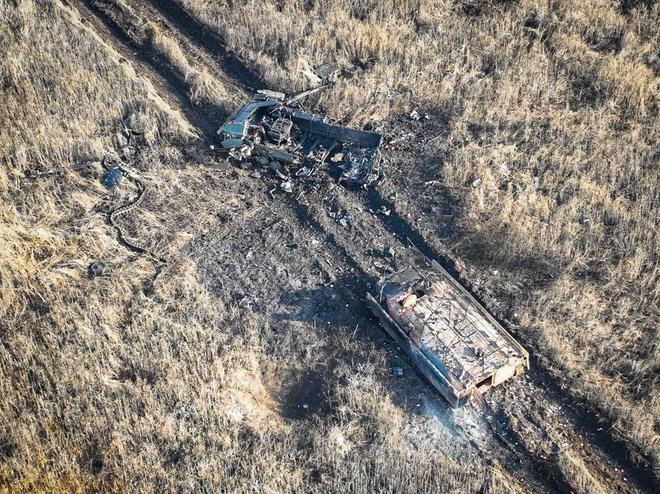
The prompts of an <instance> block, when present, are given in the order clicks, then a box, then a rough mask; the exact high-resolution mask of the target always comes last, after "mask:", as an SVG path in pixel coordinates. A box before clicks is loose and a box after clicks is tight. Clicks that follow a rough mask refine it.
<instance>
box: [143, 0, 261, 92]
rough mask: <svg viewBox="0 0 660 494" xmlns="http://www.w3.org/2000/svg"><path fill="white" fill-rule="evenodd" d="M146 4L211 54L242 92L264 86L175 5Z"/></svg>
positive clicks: (217, 38) (210, 32)
mask: <svg viewBox="0 0 660 494" xmlns="http://www.w3.org/2000/svg"><path fill="white" fill-rule="evenodd" d="M146 1H147V2H148V3H150V4H151V5H152V6H153V7H154V8H155V9H157V10H158V11H159V12H160V13H161V14H162V15H163V16H165V18H166V19H167V20H168V21H169V22H170V23H171V24H172V25H173V26H176V28H177V29H178V30H179V31H180V32H181V33H182V34H183V35H184V36H186V37H187V38H188V40H189V41H192V42H194V44H195V45H197V46H198V47H200V48H203V49H204V50H205V51H206V52H207V53H209V54H210V55H212V56H213V58H214V59H215V60H216V62H217V63H218V65H219V67H220V68H221V69H222V70H224V71H225V72H226V73H227V74H228V75H230V76H232V78H233V79H234V80H235V82H236V83H237V84H238V85H239V86H241V87H242V88H243V89H245V90H249V91H251V92H254V91H255V90H257V89H261V88H265V87H267V86H266V82H265V81H264V80H263V79H262V78H261V76H259V75H258V74H257V72H256V71H255V70H253V69H252V68H250V67H249V66H248V65H247V64H246V63H244V62H243V61H242V60H241V59H240V58H239V57H238V56H237V55H236V54H234V53H232V52H231V51H230V50H229V49H228V48H227V46H226V44H225V42H224V40H223V39H222V38H221V37H220V35H218V34H217V33H216V32H214V31H213V30H212V29H210V28H209V27H207V26H205V25H203V24H201V23H200V22H199V21H198V20H197V19H195V17H193V16H192V15H191V14H190V13H189V12H188V11H186V10H185V9H184V8H183V7H181V6H180V5H179V4H178V2H176V1H169V2H160V1H155V0H146Z"/></svg>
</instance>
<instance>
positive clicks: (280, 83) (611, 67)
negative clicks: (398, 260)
mask: <svg viewBox="0 0 660 494" xmlns="http://www.w3.org/2000/svg"><path fill="white" fill-rule="evenodd" d="M179 3H181V4H182V5H183V6H185V7H186V8H187V9H188V10H189V11H191V12H192V13H193V14H194V15H196V16H197V17H198V18H199V19H200V20H202V21H203V22H205V23H207V24H208V25H210V26H212V27H213V28H214V29H216V30H217V32H218V33H219V34H220V35H222V37H223V38H224V39H225V40H226V42H227V44H228V45H229V47H230V48H231V49H233V50H235V51H237V52H238V53H240V54H241V56H243V58H245V59H246V60H248V61H249V62H250V63H252V64H254V65H255V66H256V67H257V68H258V70H259V71H260V72H261V74H262V76H263V77H264V78H265V79H266V80H268V81H269V82H270V83H271V84H272V85H273V86H275V87H279V88H283V89H285V90H289V91H291V90H296V89H301V88H303V87H304V86H306V85H308V84H309V83H308V81H307V80H306V79H305V75H304V71H305V69H306V68H307V67H309V66H315V65H320V64H323V63H338V64H339V65H341V66H344V67H352V68H353V69H354V70H355V76H354V77H352V78H349V79H345V80H342V81H340V82H339V83H338V84H337V85H336V86H335V87H334V88H333V89H332V90H331V91H329V92H327V93H324V94H323V95H322V96H321V97H320V99H319V102H318V104H319V106H320V107H322V108H325V109H326V110H329V111H330V112H331V114H332V115H333V116H334V117H336V118H337V119H340V120H343V121H346V122H352V123H354V124H361V123H365V122H367V121H372V120H382V119H386V118H387V117H389V116H392V115H395V114H398V113H400V112H404V111H409V110H410V109H411V108H412V107H415V106H419V107H422V108H423V109H424V110H425V111H428V112H429V113H431V114H432V115H443V116H446V117H447V118H448V120H449V126H450V129H449V133H448V135H447V138H446V140H445V141H444V142H439V150H438V153H439V155H440V156H442V158H443V159H444V165H443V168H442V173H443V175H444V178H445V182H446V184H447V185H449V186H450V188H451V190H452V192H453V193H454V195H455V196H456V197H458V198H459V199H460V200H461V203H462V204H463V214H462V219H461V221H462V223H463V226H464V231H465V232H466V233H465V234H464V235H463V236H462V237H461V238H460V239H459V240H460V242H459V243H457V244H456V245H455V246H454V249H455V252H456V254H457V255H458V256H462V257H465V258H466V259H468V260H471V261H473V262H474V263H475V264H479V265H480V266H482V267H483V266H491V267H492V269H497V270H500V272H502V269H503V268H506V271H505V272H506V273H508V274H510V275H512V276H511V277H514V278H518V279H521V280H523V286H522V288H521V292H520V296H519V297H517V299H516V300H515V302H514V303H513V305H514V306H513V311H512V312H516V313H517V314H518V317H519V322H520V327H519V329H518V331H519V332H520V333H521V334H523V335H524V336H525V338H526V340H527V341H528V342H530V343H531V344H533V346H534V347H535V350H536V352H537V353H539V354H542V355H544V356H546V357H548V359H549V362H550V365H551V366H552V367H554V368H556V369H557V370H558V372H560V373H562V374H563V378H564V379H565V380H566V381H567V382H568V383H570V386H571V387H572V388H573V389H575V390H576V392H577V393H578V394H579V395H581V396H583V397H586V398H587V399H588V400H589V401H590V402H591V403H592V404H593V405H594V406H595V407H596V408H597V409H599V410H601V411H603V412H605V413H606V414H607V416H608V417H609V418H610V419H611V420H613V421H614V422H615V424H616V427H617V429H619V430H620V431H622V432H623V433H624V434H625V435H626V436H627V437H628V439H629V440H630V441H631V442H632V443H634V444H635V445H636V446H638V447H639V449H640V450H641V451H643V452H644V453H646V454H647V455H649V456H651V457H652V458H653V462H654V464H655V466H656V467H658V466H659V465H660V441H658V431H659V430H660V394H659V392H658V390H659V389H660V386H659V385H660V382H659V381H658V379H659V376H660V373H659V372H658V368H659V366H660V346H658V341H660V338H659V337H658V327H659V326H660V324H659V323H660V313H659V311H658V297H659V295H660V283H659V277H658V275H659V274H660V271H659V270H658V252H660V236H659V235H658V217H659V214H658V212H659V209H658V203H659V199H660V197H659V196H658V190H659V189H658V183H660V171H659V170H660V168H658V166H657V162H658V154H657V153H658V143H659V142H660V132H659V130H660V129H659V126H658V121H659V120H658V118H657V117H658V87H659V86H658V83H659V78H658V70H659V67H660V60H659V59H658V55H657V53H658V52H659V49H660V46H659V34H658V30H657V26H658V24H659V23H660V6H659V5H657V4H655V5H652V6H650V7H647V6H645V4H644V3H643V2H641V3H639V6H638V7H637V8H632V9H629V8H628V3H627V2H624V4H625V5H624V4H619V3H618V2H613V1H608V0H591V1H588V2H571V1H568V0H560V1H554V2H546V1H541V0H521V1H519V2H495V1H493V2H490V1H469V2H468V1H465V2H460V1H449V0H445V1H428V0H409V1H396V2H393V1H388V2H374V1H369V0H357V1H356V0H351V1H348V0H333V1H326V2H312V3H310V2H307V1H303V0H291V1H285V2H278V3H273V2H269V1H265V0H251V1H243V2H239V5H240V7H239V6H237V5H236V4H235V3H231V4H227V3H223V2H212V1H205V0H179ZM260 20H263V21H264V22H260ZM266 20H267V21H266ZM390 90H392V91H398V92H400V93H401V94H402V96H401V97H400V98H398V99H394V100H389V99H388V98H387V95H388V91H390ZM476 178H480V179H481V184H480V186H479V187H477V188H472V187H470V186H469V184H471V183H472V182H473V181H474V180H475V179H476ZM524 280H530V281H524ZM490 282H491V283H492V286H497V282H498V280H497V279H491V280H490Z"/></svg>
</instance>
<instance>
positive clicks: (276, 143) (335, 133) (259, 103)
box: [218, 90, 382, 186]
mask: <svg viewBox="0 0 660 494" xmlns="http://www.w3.org/2000/svg"><path fill="white" fill-rule="evenodd" d="M309 93H310V91H308V92H306V93H302V95H298V96H295V97H293V98H290V99H288V100H285V95H284V94H283V93H279V92H276V91H268V90H260V91H259V92H257V94H255V95H254V101H252V102H250V103H248V104H247V105H245V106H243V107H242V108H240V109H239V110H238V111H237V112H236V113H235V114H234V115H232V116H231V117H230V118H229V119H228V120H227V122H225V124H224V125H222V127H220V129H219V130H218V135H219V136H220V137H221V139H222V141H221V145H222V147H223V148H224V149H226V150H228V151H229V155H230V156H232V157H233V158H235V159H237V160H239V161H244V160H253V161H256V162H257V163H262V164H270V165H271V169H274V168H276V169H277V171H278V172H279V173H278V176H280V178H282V179H285V178H286V177H288V172H289V171H293V172H295V175H296V176H297V177H302V178H306V177H309V176H311V175H312V174H313V173H314V172H315V171H316V170H317V169H319V168H321V167H327V169H328V171H329V172H330V173H331V174H333V173H334V174H336V176H337V179H338V180H339V181H340V182H344V183H346V184H349V185H351V184H352V185H358V186H375V185H377V184H378V183H379V181H380V179H381V178H382V174H381V172H380V161H381V156H380V152H379V147H380V143H381V135H380V134H377V133H375V132H367V131H363V130H357V129H351V128H348V127H341V126H338V125H332V124H329V123H327V122H326V119H325V117H322V116H318V115H312V114H311V113H307V112H305V111H303V110H302V109H301V107H300V106H299V105H297V104H296V102H297V101H299V100H300V98H301V96H304V95H307V94H309ZM273 162H275V163H273ZM290 169H293V170H290Z"/></svg>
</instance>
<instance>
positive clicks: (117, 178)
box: [103, 167, 124, 190]
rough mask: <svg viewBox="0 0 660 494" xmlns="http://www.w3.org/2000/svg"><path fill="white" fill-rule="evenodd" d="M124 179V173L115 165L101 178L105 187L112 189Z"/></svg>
mask: <svg viewBox="0 0 660 494" xmlns="http://www.w3.org/2000/svg"><path fill="white" fill-rule="evenodd" d="M123 180H124V174H123V173H122V171H121V168H119V167H115V168H113V169H112V170H110V171H109V172H108V174H107V175H106V176H105V178H104V179H103V185H105V186H106V188H108V189H110V190H112V189H114V188H115V187H117V186H118V185H119V184H120V183H121V182H122V181H123Z"/></svg>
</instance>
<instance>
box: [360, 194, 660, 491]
mask: <svg viewBox="0 0 660 494" xmlns="http://www.w3.org/2000/svg"><path fill="white" fill-rule="evenodd" d="M364 201H365V203H366V204H367V205H368V206H369V207H370V208H371V209H372V210H374V211H376V210H378V209H380V208H381V207H382V206H385V207H386V208H387V209H389V211H390V214H389V215H388V216H382V215H378V217H379V219H380V220H381V221H382V222H383V223H385V224H386V226H387V228H388V230H389V231H391V232H392V233H393V234H394V235H395V236H396V237H399V238H400V239H402V240H404V241H405V240H406V239H409V240H410V241H411V242H412V243H413V244H414V245H415V246H416V247H417V248H418V249H419V250H420V251H421V252H422V253H423V254H424V255H425V256H427V257H429V258H432V259H436V260H437V261H438V262H439V263H440V264H441V265H442V266H443V267H444V268H445V269H446V270H447V271H449V272H450V273H451V275H452V276H454V277H455V278H456V279H458V280H459V281H460V282H461V283H462V284H463V286H465V287H466V289H468V291H469V292H470V293H471V294H472V296H474V297H475V299H477V300H478V301H479V303H481V304H482V305H484V306H485V307H487V306H488V304H486V303H484V302H483V301H482V300H481V298H480V297H479V296H478V295H477V294H475V293H473V292H472V290H470V289H469V288H468V285H467V284H466V283H465V280H463V279H462V277H461V275H460V273H459V272H458V270H457V269H456V265H455V263H454V262H453V261H452V260H451V259H449V258H447V257H444V256H440V255H438V254H437V253H436V251H435V249H434V248H433V247H432V246H431V245H430V244H429V243H428V242H427V241H426V240H425V236H424V234H423V233H422V232H420V231H419V230H418V229H417V228H415V227H414V226H413V225H412V224H411V223H410V222H408V221H406V220H405V219H404V218H403V217H402V216H401V214H399V212H398V211H397V209H396V204H395V203H394V202H392V201H388V200H386V199H384V198H383V197H382V195H381V194H380V192H379V191H377V190H376V189H369V190H368V191H366V193H365V194H364ZM497 319H498V322H500V324H502V325H503V326H504V327H506V328H507V330H508V331H510V332H511V333H512V334H514V336H515V337H516V338H517V339H519V340H520V341H522V342H523V344H525V345H527V346H530V345H529V344H528V342H526V341H525V338H524V337H522V336H521V335H520V334H518V332H517V331H516V330H515V329H514V328H511V326H510V325H509V324H506V322H504V321H501V320H499V318H497ZM532 359H533V366H532V369H530V370H529V371H528V373H529V375H530V376H531V379H532V381H533V382H534V383H535V384H536V385H537V386H538V387H539V388H540V389H543V390H545V392H546V393H547V395H548V397H549V399H550V400H552V401H553V402H555V403H560V404H562V405H563V407H564V410H565V412H564V413H565V415H566V417H567V418H568V419H569V420H570V422H571V423H572V424H573V426H574V427H575V429H576V430H579V431H583V432H585V433H586V434H587V436H588V437H589V438H590V441H591V442H592V443H594V444H595V445H596V446H598V448H599V449H600V450H601V451H603V452H604V453H606V456H608V457H609V458H610V460H612V461H613V462H614V463H616V464H618V465H620V466H622V467H623V468H624V469H625V471H626V472H627V473H626V477H627V478H629V479H630V480H631V482H632V483H633V484H634V485H635V486H636V487H637V488H639V489H640V490H642V491H648V492H653V486H654V485H655V484H656V482H657V479H656V477H655V475H654V474H653V472H652V471H651V469H650V468H649V467H648V463H647V465H646V466H643V465H639V464H637V463H636V462H635V461H634V460H633V452H632V450H631V448H630V446H629V445H628V444H627V443H626V442H625V441H623V440H621V439H620V438H618V437H615V436H614V435H613V434H612V432H611V429H612V426H613V424H612V423H609V421H605V420H597V419H596V417H594V414H593V412H591V411H590V410H589V407H588V405H587V403H586V402H584V400H581V399H580V398H578V397H575V396H573V395H570V394H567V393H566V392H565V391H564V390H563V389H562V386H561V382H560V380H559V378H558V377H557V376H555V375H554V374H552V373H551V372H549V371H547V370H546V369H545V368H544V364H543V363H541V362H540V361H539V359H538V357H536V356H534V355H532ZM608 425H609V427H608Z"/></svg>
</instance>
